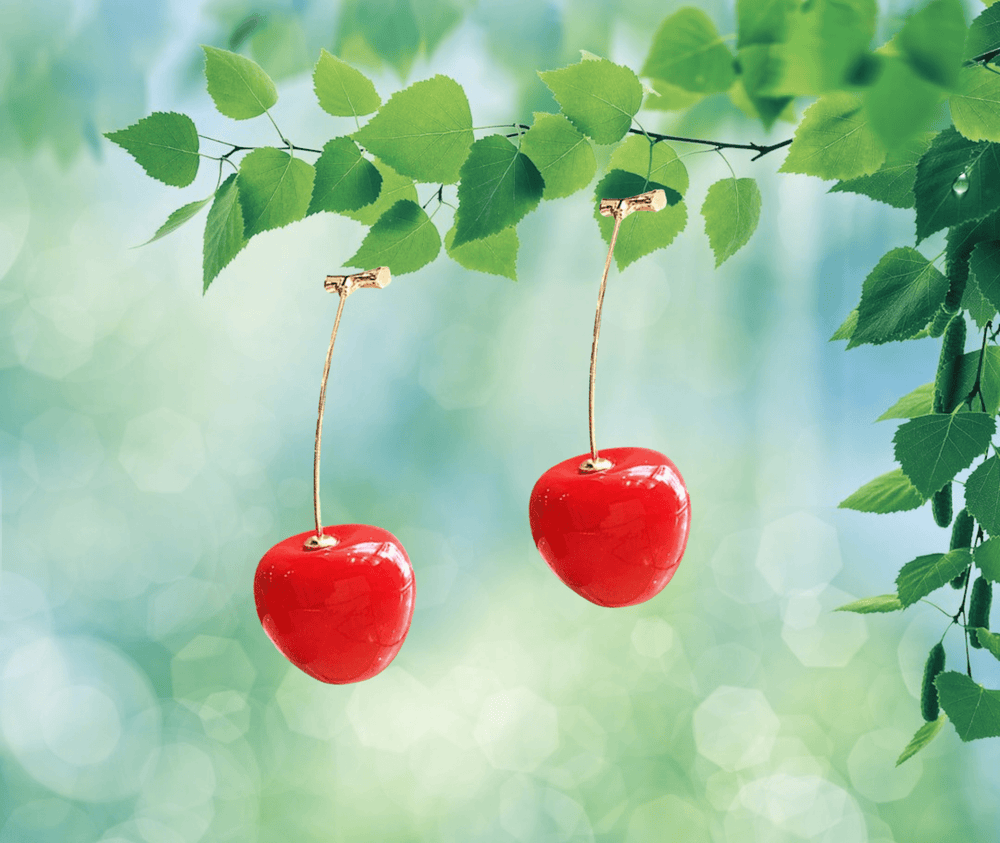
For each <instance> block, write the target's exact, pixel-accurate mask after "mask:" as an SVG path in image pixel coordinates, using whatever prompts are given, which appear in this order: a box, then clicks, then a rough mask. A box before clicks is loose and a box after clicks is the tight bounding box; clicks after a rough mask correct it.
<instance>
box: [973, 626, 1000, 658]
mask: <svg viewBox="0 0 1000 843" xmlns="http://www.w3.org/2000/svg"><path fill="white" fill-rule="evenodd" d="M976 637H977V638H978V639H979V643H980V644H981V645H982V647H983V649H985V650H988V651H989V652H990V654H991V655H992V656H993V658H995V659H1000V635H997V634H996V633H994V632H990V631H989V630H988V629H984V628H983V627H981V626H980V627H977V628H976Z"/></svg>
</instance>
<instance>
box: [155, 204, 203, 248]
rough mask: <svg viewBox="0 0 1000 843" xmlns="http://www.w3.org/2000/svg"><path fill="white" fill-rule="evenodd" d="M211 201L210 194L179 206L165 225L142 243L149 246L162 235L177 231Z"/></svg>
mask: <svg viewBox="0 0 1000 843" xmlns="http://www.w3.org/2000/svg"><path fill="white" fill-rule="evenodd" d="M211 201H212V197H211V196H209V197H208V198H206V199H199V200H198V201H197V202H189V203H188V204H187V205H184V206H183V207H180V208H178V209H177V210H176V211H174V212H173V213H172V214H171V215H170V216H169V217H167V221H166V222H165V223H163V225H161V226H160V227H159V228H158V229H156V234H154V235H153V236H152V237H150V238H149V239H148V240H147V241H146V242H145V243H142V244H141V245H143V246H147V245H149V244H150V243H152V242H153V241H155V240H159V239H160V238H161V237H166V236H167V235H168V234H170V233H171V232H174V231H176V230H177V229H178V228H180V227H181V226H182V225H184V223H186V222H187V221H188V220H190V219H192V218H193V217H195V216H196V215H197V214H198V211H200V210H201V209H202V208H204V207H205V206H206V205H207V204H208V203H209V202H211Z"/></svg>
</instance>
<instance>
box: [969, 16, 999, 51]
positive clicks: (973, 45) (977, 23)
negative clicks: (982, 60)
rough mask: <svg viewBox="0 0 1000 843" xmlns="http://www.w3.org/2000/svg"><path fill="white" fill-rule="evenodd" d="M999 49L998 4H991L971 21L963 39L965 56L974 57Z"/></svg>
mask: <svg viewBox="0 0 1000 843" xmlns="http://www.w3.org/2000/svg"><path fill="white" fill-rule="evenodd" d="M996 49H1000V6H991V7H990V8H988V9H986V10H985V11H983V12H980V14H979V16H978V17H977V18H976V19H975V20H974V21H973V22H972V25H971V26H970V27H969V34H968V35H967V36H966V39H965V58H967V59H970V60H971V59H975V58H979V56H981V55H984V54H985V53H992V52H993V51H994V50H996Z"/></svg>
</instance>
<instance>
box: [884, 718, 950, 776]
mask: <svg viewBox="0 0 1000 843" xmlns="http://www.w3.org/2000/svg"><path fill="white" fill-rule="evenodd" d="M947 720H948V717H947V716H946V715H944V714H942V715H941V716H940V717H938V719H937V720H932V721H931V722H930V723H924V725H923V726H921V727H920V728H919V729H917V733H916V734H915V735H914V736H913V738H912V739H911V740H910V742H909V743H908V744H907V745H906V749H904V750H903V751H902V753H900V756H899V758H897V759H896V766H897V767H898V766H899V765H900V764H902V763H903V762H904V761H906V760H907V759H908V758H912V757H913V756H914V755H916V754H917V753H918V752H920V750H922V749H923V748H924V747H925V746H927V744H929V743H930V742H931V741H932V740H934V738H936V737H937V736H938V734H939V733H940V731H941V727H942V726H943V725H944V724H945V723H946V722H947Z"/></svg>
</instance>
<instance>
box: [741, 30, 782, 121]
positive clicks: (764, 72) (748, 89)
mask: <svg viewBox="0 0 1000 843" xmlns="http://www.w3.org/2000/svg"><path fill="white" fill-rule="evenodd" d="M738 60H739V65H740V71H741V73H740V76H739V79H737V81H736V84H735V85H734V86H733V87H732V88H731V89H730V94H729V96H730V99H732V100H733V102H734V103H736V104H737V106H739V102H738V97H739V89H740V86H741V85H742V87H743V90H744V92H745V94H746V97H747V100H748V102H749V104H750V106H751V108H752V109H753V112H754V113H756V114H757V116H758V117H760V120H761V122H762V123H763V124H764V128H765V129H770V128H771V126H773V125H774V121H775V120H777V119H778V118H779V117H781V116H782V115H783V114H785V112H786V111H788V106H789V103H791V102H792V97H787V96H785V97H772V96H767V95H766V94H765V93H762V92H763V91H767V89H768V88H769V87H771V86H772V85H773V84H774V81H775V79H776V78H778V77H779V76H780V74H781V71H782V68H783V64H782V61H781V53H780V47H779V46H778V45H775V44H750V45H748V46H745V47H741V48H740V50H739V54H738ZM750 116H753V114H752V113H751V115H750Z"/></svg>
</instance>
